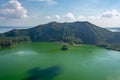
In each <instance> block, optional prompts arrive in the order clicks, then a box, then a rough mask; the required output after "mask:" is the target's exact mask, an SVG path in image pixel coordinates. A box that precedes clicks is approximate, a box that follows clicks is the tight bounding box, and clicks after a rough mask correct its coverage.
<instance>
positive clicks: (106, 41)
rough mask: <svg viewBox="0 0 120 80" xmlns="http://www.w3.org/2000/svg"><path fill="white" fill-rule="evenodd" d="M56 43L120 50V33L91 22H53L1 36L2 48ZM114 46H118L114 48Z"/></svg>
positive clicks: (16, 30)
mask: <svg viewBox="0 0 120 80" xmlns="http://www.w3.org/2000/svg"><path fill="white" fill-rule="evenodd" d="M31 41H32V42H56V41H64V42H67V43H72V44H74V43H75V44H94V45H98V46H102V47H105V48H109V49H114V50H120V47H119V44H120V33H119V32H111V31H109V30H107V29H105V28H101V27H98V26H96V25H94V24H91V23H89V22H79V21H77V22H73V23H58V22H51V23H48V24H44V25H38V26H36V27H34V28H30V29H14V30H11V31H9V32H6V33H4V34H0V42H1V47H5V46H9V45H13V44H17V43H21V42H31ZM113 46H117V48H114V47H113Z"/></svg>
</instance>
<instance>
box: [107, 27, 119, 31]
mask: <svg viewBox="0 0 120 80" xmlns="http://www.w3.org/2000/svg"><path fill="white" fill-rule="evenodd" d="M107 29H108V30H110V31H112V32H120V27H111V28H107Z"/></svg>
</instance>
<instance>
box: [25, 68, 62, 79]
mask: <svg viewBox="0 0 120 80" xmlns="http://www.w3.org/2000/svg"><path fill="white" fill-rule="evenodd" d="M60 70H61V69H60V67H58V66H53V67H49V68H46V69H41V68H39V67H36V68H33V69H30V70H28V71H27V73H29V74H30V76H28V77H27V78H25V79H24V80H52V79H53V78H54V77H56V76H57V75H58V74H59V73H60Z"/></svg>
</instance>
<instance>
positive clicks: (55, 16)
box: [45, 15, 61, 20]
mask: <svg viewBox="0 0 120 80" xmlns="http://www.w3.org/2000/svg"><path fill="white" fill-rule="evenodd" d="M45 18H46V19H48V20H59V19H61V17H60V16H59V15H54V16H46V17H45Z"/></svg>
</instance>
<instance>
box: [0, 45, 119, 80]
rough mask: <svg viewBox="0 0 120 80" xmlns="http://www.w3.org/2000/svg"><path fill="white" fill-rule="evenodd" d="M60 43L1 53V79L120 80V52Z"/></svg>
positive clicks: (3, 50) (28, 46)
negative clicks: (65, 45)
mask: <svg viewBox="0 0 120 80" xmlns="http://www.w3.org/2000/svg"><path fill="white" fill-rule="evenodd" d="M67 46H68V50H67V51H61V50H60V48H61V47H62V45H61V44H58V43H26V44H20V45H17V46H16V47H13V48H8V49H2V50H0V80H120V52H117V51H112V50H106V49H104V48H100V47H96V46H90V45H81V46H72V45H67Z"/></svg>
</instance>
